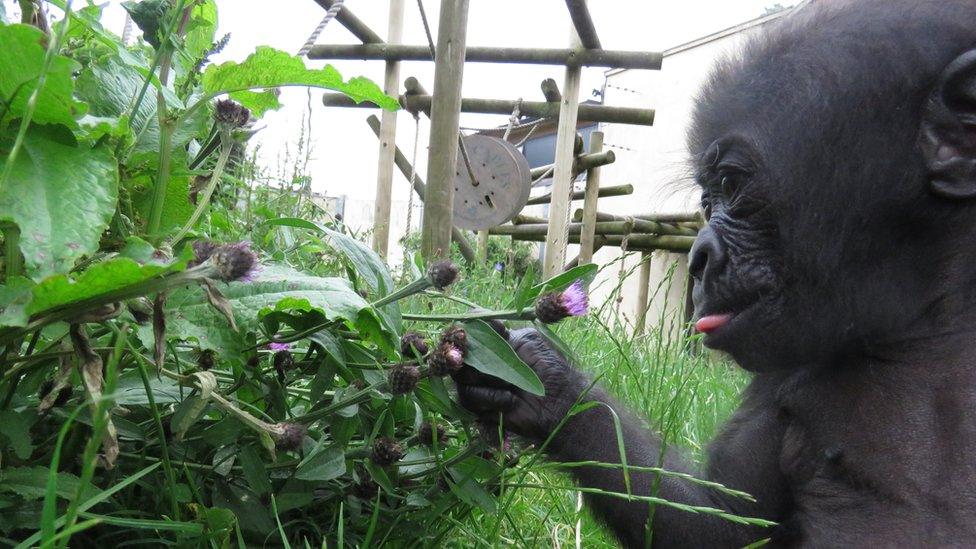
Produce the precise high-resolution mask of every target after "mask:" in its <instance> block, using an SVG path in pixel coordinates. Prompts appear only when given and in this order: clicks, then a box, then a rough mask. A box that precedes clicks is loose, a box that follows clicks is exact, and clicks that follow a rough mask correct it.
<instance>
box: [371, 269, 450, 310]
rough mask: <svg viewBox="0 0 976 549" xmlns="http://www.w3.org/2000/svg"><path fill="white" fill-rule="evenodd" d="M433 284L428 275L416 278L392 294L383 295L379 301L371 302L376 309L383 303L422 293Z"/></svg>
mask: <svg viewBox="0 0 976 549" xmlns="http://www.w3.org/2000/svg"><path fill="white" fill-rule="evenodd" d="M433 285H434V283H433V282H431V281H430V278H428V277H426V276H425V277H423V278H418V279H417V280H414V281H413V282H411V283H410V284H407V285H406V286H404V287H402V288H400V289H399V290H397V291H395V292H393V293H392V294H389V295H387V296H385V297H381V298H380V299H378V300H377V301H374V302H373V303H370V306H371V307H373V308H374V309H378V308H380V307H382V306H383V305H388V304H390V303H393V302H394V301H398V300H400V299H403V298H405V297H409V296H412V295H413V294H416V293H420V292H422V291H424V290H426V289H427V288H430V287H432V286H433Z"/></svg>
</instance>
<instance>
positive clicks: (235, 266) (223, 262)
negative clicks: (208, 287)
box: [210, 241, 259, 282]
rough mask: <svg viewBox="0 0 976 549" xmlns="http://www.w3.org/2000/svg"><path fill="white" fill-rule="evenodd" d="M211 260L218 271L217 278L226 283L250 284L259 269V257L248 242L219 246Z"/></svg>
mask: <svg viewBox="0 0 976 549" xmlns="http://www.w3.org/2000/svg"><path fill="white" fill-rule="evenodd" d="M210 260H211V261H212V262H213V265H214V267H216V269H217V278H219V279H221V280H223V281H226V282H232V281H235V280H237V281H241V282H250V281H251V280H254V275H255V274H257V271H258V267H259V263H258V256H257V254H256V253H254V252H253V251H252V250H251V243H250V242H247V241H243V242H235V243H234V244H224V245H223V246H218V247H217V248H216V249H214V250H213V253H212V254H211V255H210Z"/></svg>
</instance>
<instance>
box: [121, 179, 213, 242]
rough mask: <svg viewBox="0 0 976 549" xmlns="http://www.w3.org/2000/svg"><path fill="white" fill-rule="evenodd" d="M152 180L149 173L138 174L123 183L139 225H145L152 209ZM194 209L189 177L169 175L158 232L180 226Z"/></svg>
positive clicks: (162, 232)
mask: <svg viewBox="0 0 976 549" xmlns="http://www.w3.org/2000/svg"><path fill="white" fill-rule="evenodd" d="M153 181H154V178H153V177H152V176H150V175H149V174H140V175H138V176H136V177H134V178H132V179H130V180H128V181H126V182H125V183H124V186H125V188H126V189H128V190H130V191H131V193H132V208H133V210H134V213H135V215H136V218H137V219H136V222H137V223H138V225H139V226H140V227H145V226H146V223H147V222H148V219H149V212H150V210H151V209H152V198H153V197H152V188H153ZM194 209H196V206H195V205H194V204H193V203H192V202H190V178H189V177H187V176H181V175H176V176H173V177H171V178H170V179H169V184H167V185H166V198H165V202H163V213H162V217H161V218H160V223H159V233H160V234H167V233H169V232H171V231H176V230H179V229H180V228H182V227H183V225H184V224H185V223H186V221H187V220H188V219H190V216H192V215H193V210H194Z"/></svg>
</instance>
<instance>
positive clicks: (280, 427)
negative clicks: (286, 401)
mask: <svg viewBox="0 0 976 549" xmlns="http://www.w3.org/2000/svg"><path fill="white" fill-rule="evenodd" d="M307 433H308V428H307V427H305V426H304V425H302V424H301V423H291V422H288V421H283V422H281V423H276V424H275V425H274V426H273V427H272V430H271V438H272V439H274V442H275V447H276V448H278V449H279V450H284V451H285V452H291V451H294V450H298V449H299V448H301V447H302V443H303V442H305V435H306V434H307Z"/></svg>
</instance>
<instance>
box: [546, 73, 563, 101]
mask: <svg viewBox="0 0 976 549" xmlns="http://www.w3.org/2000/svg"><path fill="white" fill-rule="evenodd" d="M542 95H543V96H545V98H546V101H547V102H549V103H559V102H560V101H562V100H563V94H561V93H559V84H556V81H555V80H554V79H552V78H546V79H545V80H543V81H542Z"/></svg>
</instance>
